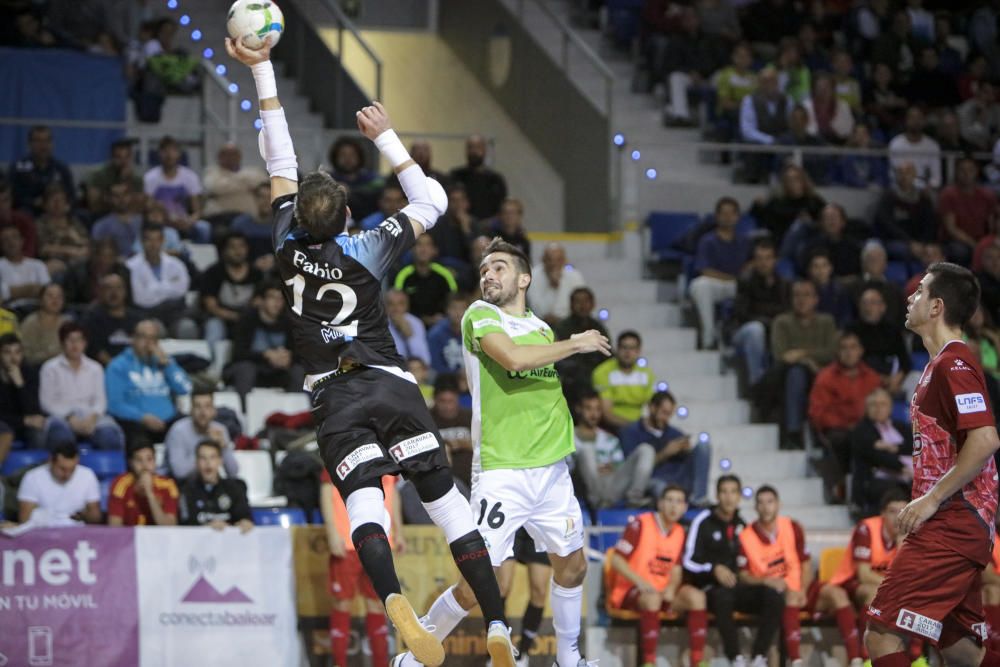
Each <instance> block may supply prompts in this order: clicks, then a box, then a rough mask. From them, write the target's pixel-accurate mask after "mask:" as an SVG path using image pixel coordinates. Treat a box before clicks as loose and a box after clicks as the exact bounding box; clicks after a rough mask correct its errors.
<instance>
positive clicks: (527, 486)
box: [470, 461, 583, 567]
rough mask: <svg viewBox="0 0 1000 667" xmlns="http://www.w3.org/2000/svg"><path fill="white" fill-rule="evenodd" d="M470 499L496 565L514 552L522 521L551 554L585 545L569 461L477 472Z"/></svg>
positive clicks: (538, 542) (475, 517) (560, 553)
mask: <svg viewBox="0 0 1000 667" xmlns="http://www.w3.org/2000/svg"><path fill="white" fill-rule="evenodd" d="M470 504H471V505H472V518H473V520H474V521H475V522H476V525H477V527H478V528H479V532H480V533H482V535H483V539H485V540H486V548H487V549H488V550H489V552H490V560H491V561H492V563H493V566H494V567H499V566H500V564H501V563H503V562H504V561H505V560H507V559H508V558H511V557H512V556H513V555H514V534H515V533H516V532H517V529H518V528H521V527H522V526H523V527H524V529H525V530H527V531H528V534H529V535H531V538H532V539H533V540H534V541H535V544H536V545H537V546H538V547H542V546H544V548H545V551H547V552H548V553H550V554H555V555H556V556H561V557H565V556H569V555H570V554H571V553H573V552H574V551H577V550H578V549H582V548H583V515H582V514H581V513H580V503H579V502H578V501H577V499H576V496H575V495H573V482H572V481H571V480H570V478H569V468H568V467H567V466H566V462H565V461H559V462H558V463H553V464H552V465H549V466H545V467H544V468H526V469H523V470H485V471H483V472H480V473H477V474H475V475H473V479H472V497H471V498H470Z"/></svg>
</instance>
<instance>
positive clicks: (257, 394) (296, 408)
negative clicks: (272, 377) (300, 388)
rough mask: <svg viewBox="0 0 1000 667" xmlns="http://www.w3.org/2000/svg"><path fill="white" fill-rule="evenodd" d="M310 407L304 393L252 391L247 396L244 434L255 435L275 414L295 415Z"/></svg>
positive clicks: (270, 390) (267, 390)
mask: <svg viewBox="0 0 1000 667" xmlns="http://www.w3.org/2000/svg"><path fill="white" fill-rule="evenodd" d="M310 407H312V406H311V405H310V403H309V396H308V394H306V393H304V392H284V391H281V390H278V389H254V390H253V391H251V392H250V393H249V394H247V414H246V433H247V435H250V436H253V435H256V434H257V432H258V431H260V430H261V429H262V428H264V422H265V421H267V418H268V417H269V416H271V415H273V414H274V413H275V412H284V413H286V414H296V413H299V412H305V411H306V410H308V409H309V408H310Z"/></svg>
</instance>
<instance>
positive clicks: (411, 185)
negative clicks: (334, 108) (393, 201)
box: [356, 102, 448, 237]
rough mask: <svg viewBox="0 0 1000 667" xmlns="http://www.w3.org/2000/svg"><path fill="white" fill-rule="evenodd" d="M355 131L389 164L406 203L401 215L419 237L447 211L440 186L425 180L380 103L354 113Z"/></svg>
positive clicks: (446, 204)
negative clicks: (369, 141)
mask: <svg viewBox="0 0 1000 667" xmlns="http://www.w3.org/2000/svg"><path fill="white" fill-rule="evenodd" d="M356 115H357V119H358V129H359V130H361V132H362V133H363V134H364V135H365V136H366V137H368V138H369V139H371V140H372V141H374V142H375V145H376V146H377V147H378V149H379V151H380V152H381V153H382V155H383V157H385V159H386V160H388V161H389V164H391V165H392V169H393V171H395V172H396V175H397V176H398V177H399V184H400V186H402V188H403V192H404V193H406V199H407V201H408V202H409V204H407V205H406V207H405V208H404V209H403V213H405V214H406V217H407V218H409V219H410V224H411V225H413V236H414V237H416V236H420V235H421V234H423V233H424V232H425V231H427V230H428V229H430V228H431V227H433V226H434V223H436V222H437V220H438V218H440V217H441V216H442V215H444V212H445V211H446V210H447V209H448V195H446V194H445V192H444V188H442V187H441V184H440V183H438V182H437V181H435V180H434V179H433V178H427V176H426V175H425V174H424V170H423V169H421V168H420V166H419V165H418V164H417V163H416V162H414V161H413V158H411V157H410V154H409V153H408V152H407V150H406V148H404V147H403V143H402V142H401V141H400V140H399V137H398V136H396V132H395V131H394V130H393V129H392V123H391V122H390V121H389V114H387V113H386V111H385V107H383V106H382V105H381V104H380V103H379V102H372V103H371V106H367V107H365V108H364V109H362V110H361V111H359V112H357V114H356Z"/></svg>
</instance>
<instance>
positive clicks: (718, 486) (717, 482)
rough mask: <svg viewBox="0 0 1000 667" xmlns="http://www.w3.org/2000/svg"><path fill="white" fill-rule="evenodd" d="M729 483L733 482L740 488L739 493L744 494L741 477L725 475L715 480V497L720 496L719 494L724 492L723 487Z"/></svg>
mask: <svg viewBox="0 0 1000 667" xmlns="http://www.w3.org/2000/svg"><path fill="white" fill-rule="evenodd" d="M727 482H732V483H733V484H735V485H736V486H737V487H738V488H739V491H740V492H741V493H742V492H743V482H742V481H740V478H739V477H737V476H736V475H733V474H732V473H730V474H728V475H723V476H722V477H720V478H719V479H717V480H715V495H719V492H720V491H722V485H723V484H726V483H727Z"/></svg>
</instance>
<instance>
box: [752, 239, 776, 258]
mask: <svg viewBox="0 0 1000 667" xmlns="http://www.w3.org/2000/svg"><path fill="white" fill-rule="evenodd" d="M758 250H770V251H771V252H774V253H776V252H777V249H776V248H775V246H774V241H772V240H771V239H769V238H762V239H757V240H756V241H754V242H753V249H752V250H751V251H750V255H751V256H753V255H754V253H756V252H757V251H758Z"/></svg>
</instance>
